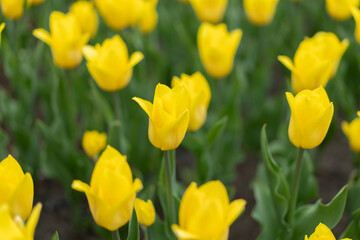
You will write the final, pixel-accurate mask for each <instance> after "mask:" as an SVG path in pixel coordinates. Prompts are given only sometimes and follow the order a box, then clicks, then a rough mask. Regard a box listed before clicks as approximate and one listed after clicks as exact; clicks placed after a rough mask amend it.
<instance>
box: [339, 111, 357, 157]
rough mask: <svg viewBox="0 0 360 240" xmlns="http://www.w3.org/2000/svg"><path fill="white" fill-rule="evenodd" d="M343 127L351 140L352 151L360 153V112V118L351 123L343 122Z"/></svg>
mask: <svg viewBox="0 0 360 240" xmlns="http://www.w3.org/2000/svg"><path fill="white" fill-rule="evenodd" d="M341 127H342V130H343V132H344V133H345V135H346V137H347V138H348V139H349V143H350V147H351V149H352V150H353V151H354V152H356V153H360V138H359V136H360V112H358V118H356V119H354V120H353V121H352V122H351V123H348V122H345V121H344V122H342V124H341Z"/></svg>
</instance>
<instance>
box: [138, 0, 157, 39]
mask: <svg viewBox="0 0 360 240" xmlns="http://www.w3.org/2000/svg"><path fill="white" fill-rule="evenodd" d="M143 3H144V4H143V9H142V14H141V17H140V21H139V26H140V31H141V32H142V33H144V34H147V33H150V32H151V31H153V30H154V28H155V27H156V24H157V22H158V18H159V16H158V13H157V11H156V6H157V4H158V0H143Z"/></svg>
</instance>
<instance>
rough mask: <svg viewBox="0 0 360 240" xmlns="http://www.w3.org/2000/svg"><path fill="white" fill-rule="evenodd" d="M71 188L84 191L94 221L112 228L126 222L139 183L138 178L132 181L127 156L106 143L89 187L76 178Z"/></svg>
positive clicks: (140, 187)
mask: <svg viewBox="0 0 360 240" xmlns="http://www.w3.org/2000/svg"><path fill="white" fill-rule="evenodd" d="M71 187H72V188H73V189H75V190H76V191H79V192H84V193H85V194H86V197H87V199H88V202H89V205H90V210H91V213H92V216H93V218H94V220H95V222H96V223H97V224H98V225H100V226H102V227H104V228H106V229H108V230H109V231H115V230H117V229H118V228H120V227H122V226H124V225H125V224H126V223H127V222H128V221H129V219H130V217H131V215H132V212H133V208H134V201H135V197H136V193H137V192H138V191H140V190H141V189H142V183H141V181H140V180H139V179H135V180H134V181H133V176H132V172H131V169H130V167H129V164H128V163H127V161H126V156H123V155H121V154H120V153H119V152H118V151H117V150H116V149H115V148H113V147H111V146H107V147H106V149H105V151H104V152H103V153H102V154H101V156H100V158H99V160H98V161H97V162H96V165H95V168H94V171H93V174H92V176H91V181H90V186H89V185H88V184H86V183H83V182H81V181H79V180H75V181H73V183H72V185H71Z"/></svg>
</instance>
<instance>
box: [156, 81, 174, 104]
mask: <svg viewBox="0 0 360 240" xmlns="http://www.w3.org/2000/svg"><path fill="white" fill-rule="evenodd" d="M168 93H171V89H170V88H169V87H168V86H166V85H164V84H161V83H159V84H158V85H156V88H155V94H154V101H155V98H161V97H163V96H164V95H166V94H168Z"/></svg>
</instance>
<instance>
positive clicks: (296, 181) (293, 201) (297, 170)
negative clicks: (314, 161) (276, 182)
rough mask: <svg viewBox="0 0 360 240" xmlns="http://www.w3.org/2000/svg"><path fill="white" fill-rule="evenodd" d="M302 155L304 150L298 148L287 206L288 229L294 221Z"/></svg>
mask: <svg viewBox="0 0 360 240" xmlns="http://www.w3.org/2000/svg"><path fill="white" fill-rule="evenodd" d="M303 155H304V149H302V148H300V149H299V153H298V157H297V160H296V168H295V175H294V178H293V182H292V185H291V195H290V205H289V212H288V223H289V225H290V227H292V222H293V219H294V211H295V208H296V202H297V196H298V192H299V184H300V177H301V168H302V159H303Z"/></svg>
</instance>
